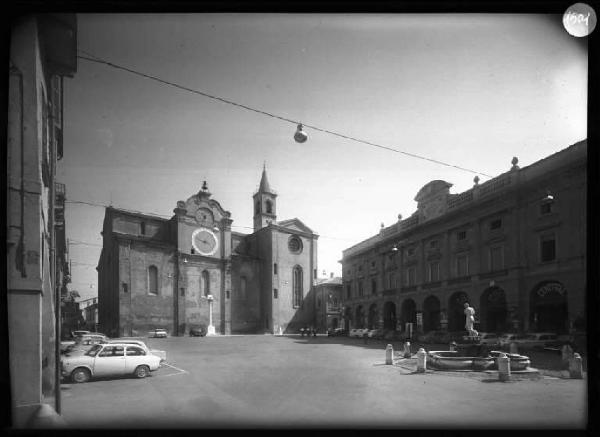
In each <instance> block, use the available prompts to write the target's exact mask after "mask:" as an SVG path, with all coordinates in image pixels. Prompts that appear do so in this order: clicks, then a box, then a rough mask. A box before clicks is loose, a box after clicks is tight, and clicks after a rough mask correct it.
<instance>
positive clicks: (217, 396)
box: [62, 335, 587, 429]
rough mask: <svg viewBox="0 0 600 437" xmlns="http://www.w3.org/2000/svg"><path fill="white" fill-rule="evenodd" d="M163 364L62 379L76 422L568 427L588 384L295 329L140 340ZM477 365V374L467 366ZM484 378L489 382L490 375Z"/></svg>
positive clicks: (581, 421)
mask: <svg viewBox="0 0 600 437" xmlns="http://www.w3.org/2000/svg"><path fill="white" fill-rule="evenodd" d="M148 345H149V346H150V347H151V348H155V349H160V350H165V351H167V357H168V363H167V365H165V366H163V367H162V368H161V369H159V370H158V371H157V372H154V373H153V374H152V376H150V377H148V378H146V379H141V380H139V379H133V378H114V379H105V380H92V381H91V382H88V383H85V384H71V383H65V384H64V385H63V387H62V405H63V411H62V414H63V416H64V418H65V420H66V422H67V423H68V424H69V426H71V427H77V428H105V427H109V428H156V427H165V428H206V427H226V428H253V427H258V428H265V427H285V428H288V427H336V428H340V427H341V428H360V427H368V428H373V427H395V428H451V429H467V428H468V429H477V428H531V427H535V428H542V429H543V428H545V429H550V428H551V429H556V428H570V429H572V428H579V429H583V428H584V427H585V425H586V408H587V401H586V394H587V386H586V384H587V381H586V380H585V379H584V380H574V379H562V378H549V377H540V378H539V379H537V380H522V381H512V382H511V383H500V382H498V381H497V379H496V380H494V377H493V375H491V376H490V375H482V374H480V373H479V372H434V371H428V372H426V373H416V372H414V368H415V367H416V363H415V360H414V359H412V358H411V359H403V358H401V357H399V356H398V354H396V356H395V357H396V359H395V360H394V364H393V365H386V364H385V346H386V342H381V341H380V342H375V341H373V342H370V343H369V344H364V343H363V342H362V341H357V339H349V338H336V337H333V338H328V337H324V336H320V337H316V338H301V337H299V336H297V337H294V336H284V337H277V336H270V335H265V336H262V335H259V336H222V337H205V338H190V337H180V338H177V337H175V338H167V339H148ZM476 373H478V375H475V374H476ZM486 382H498V383H495V384H492V383H486Z"/></svg>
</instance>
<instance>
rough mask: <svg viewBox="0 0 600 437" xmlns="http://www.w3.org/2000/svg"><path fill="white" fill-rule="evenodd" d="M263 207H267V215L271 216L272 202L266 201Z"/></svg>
mask: <svg viewBox="0 0 600 437" xmlns="http://www.w3.org/2000/svg"><path fill="white" fill-rule="evenodd" d="M265 205H266V206H267V214H273V202H271V201H270V200H267V201H266V202H265Z"/></svg>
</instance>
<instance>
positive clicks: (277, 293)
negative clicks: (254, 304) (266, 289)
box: [273, 288, 279, 299]
mask: <svg viewBox="0 0 600 437" xmlns="http://www.w3.org/2000/svg"><path fill="white" fill-rule="evenodd" d="M278 297H279V292H278V291H277V289H276V288H274V289H273V299H277V298H278Z"/></svg>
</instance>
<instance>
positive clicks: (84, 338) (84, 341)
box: [61, 334, 108, 355]
mask: <svg viewBox="0 0 600 437" xmlns="http://www.w3.org/2000/svg"><path fill="white" fill-rule="evenodd" d="M107 340H108V337H107V336H106V335H103V334H85V335H80V336H79V337H76V338H75V342H74V343H73V344H70V345H68V346H67V347H66V348H65V349H64V350H62V353H64V354H67V355H72V354H78V353H79V354H81V353H83V352H87V351H88V350H90V349H91V348H92V346H94V345H96V344H100V343H105V342H106V341H107ZM61 349H62V348H61Z"/></svg>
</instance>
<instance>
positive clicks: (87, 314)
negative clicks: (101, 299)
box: [78, 297, 98, 332]
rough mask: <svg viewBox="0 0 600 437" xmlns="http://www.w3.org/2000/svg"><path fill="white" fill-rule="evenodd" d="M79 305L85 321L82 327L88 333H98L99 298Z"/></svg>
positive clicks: (93, 298) (86, 300)
mask: <svg viewBox="0 0 600 437" xmlns="http://www.w3.org/2000/svg"><path fill="white" fill-rule="evenodd" d="M78 303H79V308H80V310H81V316H82V319H83V326H82V327H83V328H84V329H87V330H88V331H93V332H96V331H98V298H97V297H91V298H89V299H85V300H81V301H79V302H78Z"/></svg>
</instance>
